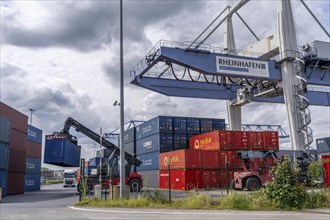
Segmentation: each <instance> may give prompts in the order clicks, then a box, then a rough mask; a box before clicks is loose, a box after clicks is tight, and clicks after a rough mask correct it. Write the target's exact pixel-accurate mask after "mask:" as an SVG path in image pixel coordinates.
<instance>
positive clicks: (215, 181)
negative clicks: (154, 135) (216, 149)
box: [203, 170, 219, 189]
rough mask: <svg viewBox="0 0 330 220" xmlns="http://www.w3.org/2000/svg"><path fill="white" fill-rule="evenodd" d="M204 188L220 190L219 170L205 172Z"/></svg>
mask: <svg viewBox="0 0 330 220" xmlns="http://www.w3.org/2000/svg"><path fill="white" fill-rule="evenodd" d="M203 188H204V189H217V188H219V171H218V170H203Z"/></svg>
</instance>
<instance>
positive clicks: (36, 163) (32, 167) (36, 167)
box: [25, 157, 41, 174]
mask: <svg viewBox="0 0 330 220" xmlns="http://www.w3.org/2000/svg"><path fill="white" fill-rule="evenodd" d="M25 164H26V165H25V173H26V174H40V173H41V159H36V158H31V157H26V160H25Z"/></svg>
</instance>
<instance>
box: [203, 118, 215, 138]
mask: <svg viewBox="0 0 330 220" xmlns="http://www.w3.org/2000/svg"><path fill="white" fill-rule="evenodd" d="M200 123H201V125H200V126H201V133H202V134H203V133H206V132H210V131H213V121H212V119H211V118H201V119H200Z"/></svg>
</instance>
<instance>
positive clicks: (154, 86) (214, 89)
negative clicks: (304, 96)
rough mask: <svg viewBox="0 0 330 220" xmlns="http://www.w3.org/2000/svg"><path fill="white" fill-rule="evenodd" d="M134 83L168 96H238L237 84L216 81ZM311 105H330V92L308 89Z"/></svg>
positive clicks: (147, 80) (280, 99) (279, 99)
mask: <svg viewBox="0 0 330 220" xmlns="http://www.w3.org/2000/svg"><path fill="white" fill-rule="evenodd" d="M131 83H132V84H134V85H137V86H141V87H143V88H146V89H149V90H152V91H154V92H158V93H161V94H164V95H167V96H174V97H187V98H204V99H220V100H232V99H234V98H236V91H237V89H239V88H241V87H240V86H237V85H227V86H223V85H218V84H215V83H206V82H192V81H181V80H171V79H163V78H154V77H136V78H135V79H134V80H133V81H132V82H131ZM308 97H309V99H310V104H311V105H318V106H330V93H329V92H320V91H308ZM252 101H255V102H269V103H284V98H283V96H279V97H275V98H260V97H252Z"/></svg>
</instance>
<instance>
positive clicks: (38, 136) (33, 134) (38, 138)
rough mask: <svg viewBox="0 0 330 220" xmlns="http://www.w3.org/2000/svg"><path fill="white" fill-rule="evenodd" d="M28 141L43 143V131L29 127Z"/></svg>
mask: <svg viewBox="0 0 330 220" xmlns="http://www.w3.org/2000/svg"><path fill="white" fill-rule="evenodd" d="M27 139H28V140H30V141H33V142H36V143H39V144H41V143H42V130H40V129H39V128H36V127H34V126H32V125H28V133H27Z"/></svg>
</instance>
